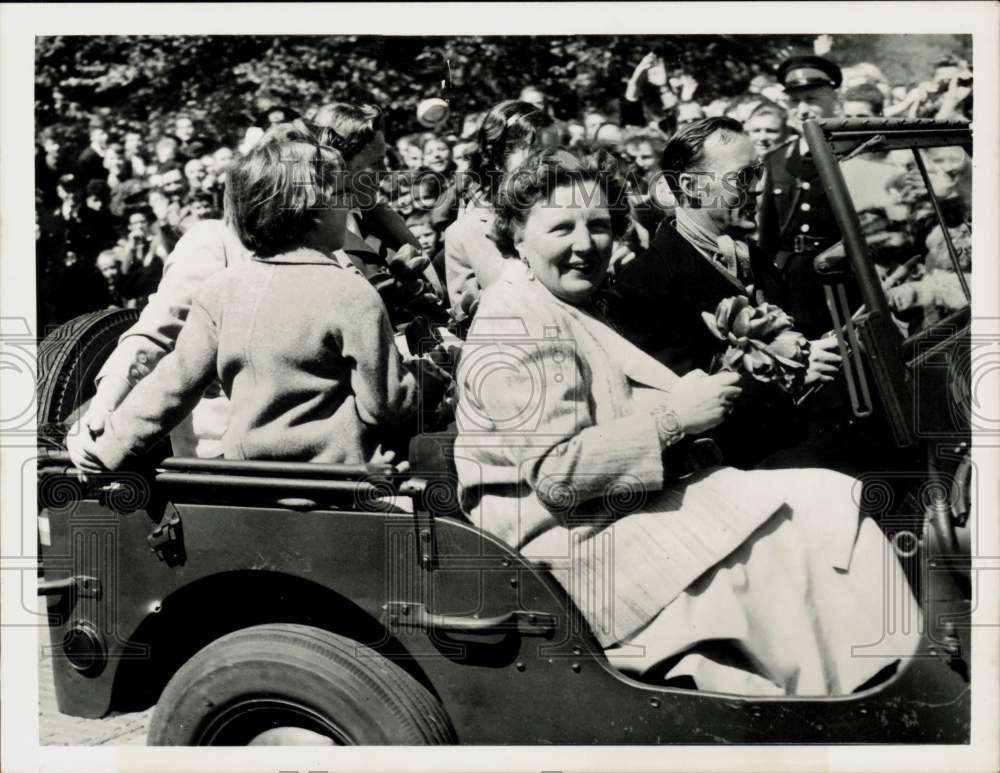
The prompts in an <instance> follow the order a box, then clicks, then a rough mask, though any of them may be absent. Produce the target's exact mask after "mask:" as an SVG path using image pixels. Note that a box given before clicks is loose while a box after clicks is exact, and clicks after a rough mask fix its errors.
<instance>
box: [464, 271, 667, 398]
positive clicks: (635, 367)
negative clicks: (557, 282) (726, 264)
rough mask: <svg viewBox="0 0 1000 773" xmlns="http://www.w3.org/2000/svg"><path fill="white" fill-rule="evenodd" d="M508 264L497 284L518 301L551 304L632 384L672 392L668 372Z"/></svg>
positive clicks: (597, 320)
mask: <svg viewBox="0 0 1000 773" xmlns="http://www.w3.org/2000/svg"><path fill="white" fill-rule="evenodd" d="M510 264H511V265H509V266H507V267H506V268H505V269H504V271H503V273H502V274H501V275H500V281H502V282H504V283H506V284H509V285H512V286H513V287H515V288H516V290H515V292H517V293H518V294H519V295H520V296H521V297H532V296H533V297H534V298H536V299H537V300H538V303H539V304H540V305H543V304H546V303H548V304H554V305H555V306H557V307H559V308H561V309H562V310H563V311H564V312H565V313H567V314H569V315H570V316H572V317H573V318H575V319H576V320H577V322H578V323H579V324H581V325H582V326H583V327H584V328H586V329H587V330H588V331H589V332H590V334H591V335H592V336H593V337H594V338H595V339H596V340H598V341H600V343H601V346H603V347H604V349H605V350H606V351H608V352H615V355H616V360H617V362H618V365H619V366H620V367H621V369H622V370H623V371H624V372H625V374H626V375H627V376H628V377H629V378H630V379H632V381H634V382H636V383H638V384H644V385H646V386H651V387H655V388H656V389H660V390H661V391H665V392H669V391H670V390H671V389H673V386H674V384H675V383H676V381H677V379H678V376H677V374H675V373H674V372H673V371H672V370H670V368H668V367H667V366H666V365H664V364H663V363H661V362H659V361H658V360H656V359H654V358H653V357H652V356H650V355H649V354H647V353H646V352H644V351H642V350H641V349H639V348H638V347H637V346H635V344H633V343H632V342H631V341H629V340H628V339H626V338H624V337H623V336H621V335H620V334H619V333H617V332H616V331H615V330H614V329H613V328H612V327H611V326H609V325H608V324H607V323H606V322H605V321H604V320H603V319H600V318H598V317H597V316H595V315H593V314H591V313H590V312H589V311H588V310H586V309H584V308H582V307H579V306H574V305H573V304H571V303H567V302H566V301H564V300H562V299H560V298H557V297H556V296H554V295H553V294H552V293H551V292H550V291H549V290H548V289H547V288H546V287H545V286H544V285H542V283H541V282H539V281H537V280H535V279H531V278H530V276H529V274H528V270H527V267H526V266H525V265H524V264H523V263H522V262H521V261H519V260H513V259H511V260H510ZM474 331H475V322H473V326H472V329H470V331H469V336H470V337H473V335H474ZM568 333H569V331H562V335H567V334H568Z"/></svg>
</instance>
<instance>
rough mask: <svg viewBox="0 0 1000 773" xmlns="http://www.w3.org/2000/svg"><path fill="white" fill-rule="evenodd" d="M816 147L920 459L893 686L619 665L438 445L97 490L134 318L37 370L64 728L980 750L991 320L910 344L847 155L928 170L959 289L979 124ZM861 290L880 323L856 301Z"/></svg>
mask: <svg viewBox="0 0 1000 773" xmlns="http://www.w3.org/2000/svg"><path fill="white" fill-rule="evenodd" d="M805 136H806V138H807V140H808V142H809V145H810V148H811V152H812V154H813V156H814V157H815V160H816V163H817V167H818V169H819V170H820V173H821V176H822V181H823V184H824V186H825V187H826V190H827V192H828V195H829V198H830V201H831V203H832V205H833V208H834V211H835V214H836V217H837V220H838V223H839V226H840V229H841V232H842V235H843V241H842V244H841V245H840V249H837V248H834V249H832V250H830V251H828V252H827V253H825V254H824V255H821V256H820V258H819V259H817V270H818V271H819V272H820V273H821V274H822V275H823V276H824V277H825V278H826V281H827V282H828V284H829V286H830V288H831V289H830V293H829V298H830V300H831V309H832V310H833V312H834V315H835V318H834V321H835V322H836V323H837V325H836V326H837V327H838V328H840V329H841V342H842V346H843V353H844V354H845V355H846V365H847V366H846V367H845V378H846V379H847V381H848V385H849V387H850V388H849V393H850V395H851V399H852V405H853V411H854V416H855V419H856V421H858V422H861V423H864V422H866V421H870V420H875V419H878V420H880V421H882V422H883V423H884V424H885V426H887V427H889V428H891V431H892V436H891V438H890V441H891V442H890V444H891V445H892V447H893V448H896V449H900V455H901V456H900V458H902V459H904V460H906V461H905V463H904V464H901V465H900V464H897V465H895V466H894V467H893V472H892V473H891V474H890V473H885V475H891V478H892V479H891V480H888V481H887V482H886V485H885V486H884V487H882V488H881V489H876V490H881V491H883V492H886V497H885V502H884V508H883V512H882V515H883V518H882V525H883V528H884V529H885V530H886V532H887V534H888V536H890V538H891V539H890V541H891V543H892V544H893V546H894V547H895V549H896V552H897V554H898V557H899V559H900V560H901V561H902V562H903V564H904V567H905V569H906V572H907V575H908V577H909V579H910V582H911V584H912V585H913V587H914V588H915V590H916V591H917V592H918V595H919V597H920V599H921V603H922V606H923V610H924V618H923V621H922V625H923V630H922V632H921V637H922V638H921V642H920V646H919V649H918V651H917V653H916V655H915V656H913V657H912V658H908V659H907V660H906V661H905V662H904V663H903V664H902V665H901V667H900V668H899V669H898V672H897V673H896V674H895V675H893V676H891V677H890V678H888V679H886V680H885V681H883V682H882V683H880V684H877V685H875V686H873V687H871V688H870V689H867V690H864V691H862V692H858V693H855V694H852V695H848V696H844V697H836V698H811V699H810V698H793V697H786V698H759V697H744V696H738V695H720V694H711V693H705V692H699V691H697V690H693V689H683V688H680V687H677V686H673V685H667V684H655V683H650V682H645V681H638V680H636V679H634V678H631V677H630V676H628V675H626V674H624V673H621V672H619V671H617V670H615V669H614V668H612V667H611V666H610V665H609V663H608V661H607V660H606V658H605V656H604V655H603V653H602V650H601V647H600V646H599V645H598V644H597V642H596V640H595V638H594V636H593V635H592V633H591V631H590V630H589V629H588V626H587V624H586V622H585V621H584V620H583V618H582V616H581V615H580V613H579V611H578V610H577V609H576V608H575V607H574V606H573V604H572V602H571V601H570V600H569V599H568V597H567V595H566V593H565V592H564V591H563V589H562V588H561V587H560V586H559V585H558V584H557V583H556V582H555V580H554V579H553V577H552V576H551V575H550V574H549V573H548V572H546V571H545V570H543V569H540V568H537V567H535V566H533V565H532V564H531V563H530V562H528V561H527V560H525V559H524V558H522V557H521V556H520V555H518V554H517V553H516V552H514V551H513V550H511V549H510V548H509V547H507V546H506V545H504V544H503V543H501V542H500V541H498V540H497V539H494V538H493V537H491V536H490V535H487V534H485V533H483V532H481V531H480V530H478V529H477V528H476V527H475V526H473V524H471V523H470V522H469V521H468V520H467V519H466V518H465V517H464V515H463V514H462V511H461V509H460V508H459V507H458V504H457V500H456V492H455V481H454V477H453V472H451V470H452V469H453V467H452V466H451V464H450V462H451V459H449V455H450V454H454V453H460V451H459V452H456V451H454V448H453V446H451V445H450V444H449V443H447V442H446V441H442V440H441V438H440V437H428V436H422V437H418V438H416V439H415V441H414V443H413V445H412V447H411V464H412V471H411V472H408V473H407V474H401V473H399V472H397V471H396V470H394V469H393V468H392V467H389V466H384V467H375V466H368V467H366V466H343V465H341V466H337V465H324V464H307V463H296V464H289V463H279V462H263V461H245V462H237V461H222V460H211V461H209V460H198V459H191V458H170V457H166V454H165V453H164V452H161V453H159V454H157V453H151V454H150V455H149V459H147V463H146V465H145V467H143V468H137V469H132V470H129V471H123V472H117V473H109V474H106V475H103V476H98V477H97V478H96V479H93V480H90V481H87V482H83V481H81V480H80V477H79V475H78V474H77V472H76V471H75V470H74V469H73V467H72V466H71V464H70V463H69V459H68V456H67V455H66V454H65V452H63V451H61V450H60V448H61V445H60V444H61V437H62V436H64V434H65V431H66V427H67V426H69V424H70V423H71V422H72V420H73V418H74V416H75V415H77V414H78V412H79V410H80V408H81V406H83V405H84V404H85V402H86V400H87V399H89V397H90V396H91V394H92V393H93V383H92V382H93V376H94V375H95V373H96V371H97V369H98V368H99V367H100V365H101V363H102V362H103V360H104V358H105V357H106V356H107V355H108V353H109V352H110V350H111V348H113V346H114V344H115V341H116V339H117V337H118V335H119V334H120V333H121V332H123V331H124V330H125V329H127V327H129V326H130V325H131V324H132V323H133V322H134V320H135V318H136V312H134V311H130V310H119V311H111V312H100V313H97V314H94V315H90V316H87V317H83V318H79V319H78V320H74V321H73V322H71V323H68V324H67V325H66V326H64V328H62V329H61V330H59V331H57V332H55V333H54V334H53V335H51V336H50V337H49V338H48V339H46V341H45V342H43V344H42V345H41V349H40V353H39V360H40V373H41V376H40V384H39V425H40V448H41V452H40V459H39V463H38V492H39V510H40V515H39V534H40V537H39V539H40V545H41V547H40V550H41V559H42V569H41V570H40V571H41V576H40V578H39V593H40V594H41V595H44V596H45V597H46V598H47V600H48V612H49V615H50V631H51V644H52V649H53V655H54V656H55V657H54V659H53V663H54V669H55V684H56V693H57V698H58V703H59V708H60V710H61V711H62V712H64V713H67V714H72V715H75V716H83V717H101V716H104V715H106V714H108V713H109V712H113V711H121V710H129V709H135V708H140V707H145V706H150V705H152V704H154V703H155V704H156V711H155V713H154V716H153V720H152V723H151V727H150V730H149V743H150V744H176V745H208V744H212V745H242V744H249V743H258V744H261V743H264V744H279V743H335V744H440V743H464V744H497V743H510V744H540V743H564V744H590V743H632V744H635V743H715V742H754V741H761V742H770V743H774V742H808V743H823V742H850V743H859V742H879V743H886V742H899V743H903V742H911V743H912V742H917V743H960V742H963V741H967V740H968V738H969V723H970V673H969V666H968V664H969V663H970V638H969V635H968V634H969V624H970V597H971V588H970V583H969V573H968V555H969V545H968V541H967V539H965V538H964V535H965V533H966V532H967V524H966V521H967V519H968V518H969V516H970V510H971V507H970V501H971V496H970V494H969V492H970V490H971V488H972V486H971V481H973V475H972V470H973V468H972V465H971V462H970V459H969V454H968V445H969V432H970V416H969V406H968V401H969V373H968V369H969V356H970V353H969V346H970V343H969V325H970V321H969V308H968V304H967V303H966V304H965V306H964V307H963V308H958V309H954V310H951V312H950V313H949V314H947V315H945V316H944V318H943V319H940V320H938V321H933V322H932V323H928V324H926V325H925V326H924V327H923V329H921V330H919V331H918V332H916V333H915V334H914V335H909V336H905V335H904V334H903V333H902V332H901V331H900V328H899V325H898V324H897V323H898V321H899V320H898V319H894V317H893V314H892V310H891V309H890V307H889V305H888V304H887V301H886V296H885V291H884V286H886V283H885V280H884V278H881V277H879V275H878V272H877V270H876V266H875V264H874V262H873V259H872V248H871V244H869V241H871V240H870V239H867V240H866V234H865V232H864V231H863V228H862V224H861V221H860V219H859V210H861V211H862V213H864V211H865V208H866V206H867V205H866V206H860V205H859V204H858V203H857V201H856V200H855V199H854V198H852V194H853V191H852V190H851V185H850V178H849V175H845V174H844V171H843V170H842V168H841V163H840V161H839V160H838V156H839V157H841V159H842V158H843V157H847V156H851V155H854V154H856V153H857V152H858V151H862V152H885V151H892V150H912V152H913V154H914V158H915V164H916V169H917V170H918V171H919V172H920V174H921V176H922V178H923V182H924V184H925V186H926V188H927V190H928V191H929V194H930V201H931V203H932V205H933V215H934V217H936V218H937V225H938V227H940V228H941V229H942V231H943V234H944V237H945V240H946V242H947V247H948V249H949V250H950V255H951V258H952V260H953V261H954V262H955V273H956V274H957V276H958V277H961V276H962V268H961V267H960V266H959V265H958V260H957V256H956V254H955V247H954V245H953V244H952V240H951V238H950V237H949V236H948V234H949V231H948V226H947V225H946V224H944V223H943V221H942V218H943V212H942V207H941V204H940V202H938V200H937V198H936V197H935V195H934V185H933V184H932V182H933V181H932V179H931V178H932V177H933V175H934V174H937V173H938V172H939V171H941V170H935V169H931V171H930V172H928V170H927V165H926V164H925V161H924V158H923V155H924V153H926V152H927V149H929V148H936V147H950V148H959V149H962V152H963V153H965V152H971V132H970V129H969V128H968V127H967V126H963V125H958V124H950V123H941V122H931V121H893V120H875V119H871V120H861V121H858V120H855V121H841V120H836V121H826V122H821V123H810V124H807V126H806V130H805ZM944 172H945V173H947V170H944ZM961 281H962V283H963V284H964V281H965V280H964V279H962V280H961ZM847 283H853V286H856V287H857V288H858V289H859V290H860V292H861V296H862V297H863V299H864V303H865V308H864V309H863V310H862V311H861V312H860V313H858V314H853V313H852V312H853V310H851V309H844V308H842V306H841V304H840V299H841V298H843V297H845V296H844V294H843V293H842V289H841V288H838V285H843V284H847ZM965 289H966V290H967V287H966V288H965ZM967 297H968V296H966V298H967ZM871 385H873V387H874V388H871ZM165 457H166V458H165ZM913 459H919V460H920V462H919V464H918V465H917V466H909V467H908V466H907V465H910V464H911V462H912V460H913ZM879 474H882V473H877V472H873V475H876V476H877V475H879ZM890 500H891V501H890ZM869 509H870V508H869ZM873 592H878V591H877V590H873ZM912 623H913V625H918V621H912ZM878 647H879V643H878V642H870V643H866V642H859V643H858V650H857V653H856V654H857V656H858V657H864V656H865V652H866V649H867V650H868V651H875V650H876V649H877V648H878Z"/></svg>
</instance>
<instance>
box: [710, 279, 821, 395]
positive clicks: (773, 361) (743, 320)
mask: <svg viewBox="0 0 1000 773" xmlns="http://www.w3.org/2000/svg"><path fill="white" fill-rule="evenodd" d="M701 316H702V318H703V319H704V320H705V325H707V326H708V330H709V332H710V333H711V334H712V335H713V336H715V337H716V338H718V339H719V340H720V341H722V342H723V343H725V344H727V345H728V346H727V348H726V351H725V352H724V353H723V354H721V355H717V356H716V359H715V361H714V362H713V367H712V371H713V372H718V371H719V370H730V371H734V372H736V373H745V374H746V375H748V376H752V377H753V378H755V379H757V380H758V381H763V382H764V383H771V382H775V383H777V384H778V385H779V386H780V387H781V388H782V389H784V390H785V391H786V392H788V393H795V392H797V391H798V390H799V389H801V387H802V382H803V379H804V378H805V375H806V371H807V370H808V366H809V341H808V340H807V339H806V337H805V336H804V335H802V334H801V333H799V332H797V331H796V330H794V329H793V326H794V324H795V321H794V320H793V319H792V318H791V317H790V316H788V314H786V313H785V312H784V311H782V310H781V309H780V308H779V307H777V306H775V305H774V304H772V303H761V304H760V305H758V306H754V305H752V304H751V303H750V300H749V299H748V298H746V297H745V296H742V295H737V296H733V297H731V298H725V299H723V300H722V301H721V302H720V303H719V305H718V307H717V308H716V310H715V316H712V315H711V314H709V313H708V312H702V315H701Z"/></svg>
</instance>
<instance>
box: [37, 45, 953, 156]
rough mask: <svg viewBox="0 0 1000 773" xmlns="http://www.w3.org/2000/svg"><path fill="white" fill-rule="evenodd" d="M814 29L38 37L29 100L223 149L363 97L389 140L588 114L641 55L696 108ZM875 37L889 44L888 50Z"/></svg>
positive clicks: (906, 54) (916, 76)
mask: <svg viewBox="0 0 1000 773" xmlns="http://www.w3.org/2000/svg"><path fill="white" fill-rule="evenodd" d="M813 38H814V36H813V35H768V36H753V35H739V36H737V35H713V36H702V35H684V36H602V37H594V36H547V37H529V36H525V37H500V36H496V37H480V36H476V37H471V36H466V37H450V38H435V37H382V36H356V35H344V36H326V37H309V36H295V37H287V36H286V37H267V36H206V35H183V36H181V35H172V36H127V37H120V36H119V37H115V36H102V37H85V36H57V37H40V38H38V40H37V43H36V69H35V78H36V80H35V83H36V85H35V105H36V125H37V127H38V128H39V129H41V128H43V127H47V126H53V127H56V128H57V130H59V131H60V132H61V133H62V134H63V135H64V138H65V140H68V141H69V142H71V143H73V142H74V141H75V142H76V143H77V144H80V142H81V140H82V144H86V140H85V139H83V135H84V134H85V132H86V119H87V118H89V117H90V116H92V115H104V116H108V117H110V118H111V119H113V120H116V121H119V122H122V123H125V122H133V123H138V124H140V125H142V126H144V127H148V129H147V136H148V137H149V138H153V137H155V135H156V133H157V131H162V130H164V129H165V128H166V126H167V123H168V121H169V120H170V119H171V117H172V116H173V115H174V114H175V113H177V112H179V111H182V110H183V111H186V112H189V113H192V114H193V115H194V116H195V117H196V118H197V119H198V120H199V121H200V123H201V126H202V128H203V129H204V130H205V131H206V132H207V133H209V134H214V136H216V137H217V138H219V139H220V140H222V141H224V142H229V143H233V142H235V141H237V140H238V138H239V137H240V136H242V133H243V131H244V130H245V129H246V127H247V126H248V125H249V124H250V122H251V121H252V117H253V116H255V115H256V112H257V111H256V109H255V101H256V99H257V97H258V96H260V95H261V94H262V93H263V92H271V93H273V94H274V95H275V97H277V98H278V99H279V100H280V101H282V102H284V103H285V104H288V105H290V106H292V107H295V108H297V109H299V110H303V109H304V108H305V107H306V106H308V105H316V104H321V103H323V102H325V101H329V100H345V101H371V102H374V103H376V104H379V105H380V106H382V107H383V108H384V109H385V110H386V112H387V119H388V122H389V126H390V133H391V134H393V135H398V134H402V133H405V132H407V131H411V130H416V129H418V128H419V127H418V126H417V125H416V120H415V107H416V105H417V103H418V102H419V101H420V100H421V99H424V98H426V97H428V96H440V97H444V98H446V99H448V100H449V102H450V103H451V107H452V121H453V126H452V128H453V129H455V130H460V129H461V120H462V116H464V115H465V114H466V113H469V112H474V111H479V110H483V109H486V108H487V107H489V106H490V105H491V104H493V103H495V102H497V101H499V100H501V99H508V98H511V97H516V96H517V94H518V92H519V91H520V89H521V87H522V86H524V85H526V84H529V83H530V84H535V85H537V86H539V87H540V88H542V90H543V91H545V92H546V93H548V94H549V95H550V96H551V97H552V98H553V99H554V100H555V109H556V112H557V114H558V115H559V117H569V116H571V115H577V114H579V112H580V110H581V109H582V108H584V107H587V106H595V107H612V106H613V103H614V101H615V100H617V99H618V98H619V97H620V96H621V93H622V90H623V88H624V82H625V80H626V79H627V77H628V75H629V73H630V72H631V70H632V68H633V67H634V66H635V64H636V63H637V62H638V61H639V59H640V58H641V57H642V55H643V54H645V53H646V52H647V51H650V50H653V51H657V52H658V53H660V54H661V55H662V56H663V57H664V59H665V61H666V62H667V64H668V66H669V67H670V68H671V69H672V70H675V71H677V72H678V73H679V72H687V73H691V74H693V75H694V76H695V77H696V78H697V80H698V82H699V84H700V85H699V89H698V93H697V95H696V98H697V99H698V100H699V101H706V100H710V99H712V98H714V97H717V96H730V95H736V94H739V93H741V92H742V91H744V90H745V88H746V86H747V84H748V83H749V81H750V79H751V78H752V77H753V76H754V75H756V74H758V73H761V72H769V71H772V70H773V68H774V67H775V65H777V63H778V62H780V61H781V59H783V58H784V57H785V56H788V55H789V54H792V53H805V52H810V49H811V46H812V40H813ZM885 38H892V41H893V42H892V44H891V45H888V44H887V43H886V41H885V40H884V39H885ZM948 52H950V53H957V54H959V55H963V54H966V55H969V56H970V57H971V42H968V41H967V40H966V39H965V38H963V37H962V36H955V35H937V36H924V35H906V36H885V35H856V36H851V37H850V38H843V39H838V40H837V43H836V45H835V46H834V50H833V51H832V52H831V54H830V57H831V58H833V59H835V60H837V61H839V62H840V63H841V64H851V63H855V62H858V61H871V62H874V63H875V64H878V65H880V66H882V67H883V69H884V70H885V71H886V74H887V75H888V76H889V77H890V79H893V80H894V81H898V82H900V83H908V82H916V81H918V80H922V79H923V78H926V77H927V76H928V75H929V74H930V70H931V68H932V65H933V58H934V57H935V56H938V55H940V54H941V53H948Z"/></svg>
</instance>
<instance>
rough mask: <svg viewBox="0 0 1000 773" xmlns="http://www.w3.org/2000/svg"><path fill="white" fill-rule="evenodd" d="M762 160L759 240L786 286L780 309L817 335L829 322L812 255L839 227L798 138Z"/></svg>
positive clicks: (828, 242)
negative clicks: (785, 296) (778, 268)
mask: <svg viewBox="0 0 1000 773" xmlns="http://www.w3.org/2000/svg"><path fill="white" fill-rule="evenodd" d="M765 163H766V172H765V176H764V192H763V196H761V199H760V246H761V249H763V250H764V252H765V253H767V254H768V255H771V256H773V257H774V259H775V261H776V263H777V265H778V266H779V267H780V268H781V271H782V274H783V276H784V279H785V283H786V286H787V287H788V299H787V308H785V311H787V312H788V313H789V314H791V315H792V316H793V317H795V321H796V323H797V326H798V328H799V330H801V331H802V332H803V333H804V334H805V335H806V337H807V338H810V339H812V338H818V337H819V336H821V335H823V333H824V332H826V331H827V330H829V329H830V327H831V322H830V315H829V312H828V311H827V306H826V296H825V294H824V292H823V285H822V283H821V282H820V280H819V277H818V276H817V275H816V272H815V271H814V270H813V258H815V257H816V256H817V255H818V254H819V253H820V252H822V251H823V250H824V249H826V248H827V247H829V246H830V245H832V244H833V243H835V242H836V241H837V240H839V239H840V229H839V228H838V226H837V222H836V220H835V219H834V216H833V211H832V210H831V209H830V204H829V202H828V201H827V198H826V193H825V192H824V191H823V184H822V182H821V181H820V179H819V173H818V172H817V171H816V166H815V164H813V162H812V160H811V158H810V157H809V156H808V154H803V153H802V151H801V148H800V143H799V142H798V141H796V142H793V143H791V145H789V147H787V148H781V149H779V150H777V151H776V152H774V153H771V154H770V155H768V156H767V158H766V160H765ZM797 238H798V241H796V239H797Z"/></svg>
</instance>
